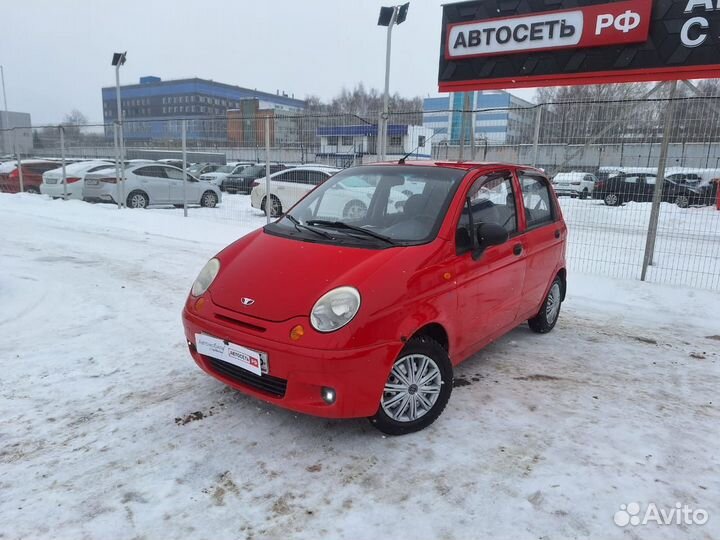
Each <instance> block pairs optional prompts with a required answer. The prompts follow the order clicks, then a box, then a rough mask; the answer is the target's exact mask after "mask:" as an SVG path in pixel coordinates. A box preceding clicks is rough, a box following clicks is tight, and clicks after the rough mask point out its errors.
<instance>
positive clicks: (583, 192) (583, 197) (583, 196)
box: [580, 188, 590, 200]
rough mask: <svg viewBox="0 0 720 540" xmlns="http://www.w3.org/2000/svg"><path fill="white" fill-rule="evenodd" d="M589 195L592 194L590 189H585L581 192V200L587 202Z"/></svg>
mask: <svg viewBox="0 0 720 540" xmlns="http://www.w3.org/2000/svg"><path fill="white" fill-rule="evenodd" d="M589 194H590V192H589V191H588V188H585V189H583V190H582V191H581V192H580V198H581V199H583V200H585V199H587V198H588V195H589Z"/></svg>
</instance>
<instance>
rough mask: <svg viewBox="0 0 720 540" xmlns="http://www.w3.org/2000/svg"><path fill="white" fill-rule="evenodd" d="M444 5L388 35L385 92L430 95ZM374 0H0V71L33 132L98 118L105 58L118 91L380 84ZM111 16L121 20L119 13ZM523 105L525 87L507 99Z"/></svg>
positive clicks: (327, 91) (298, 90)
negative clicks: (67, 120) (157, 84)
mask: <svg viewBox="0 0 720 540" xmlns="http://www.w3.org/2000/svg"><path fill="white" fill-rule="evenodd" d="M442 3H443V0H412V1H411V3H410V11H409V14H408V19H407V21H406V22H405V23H403V24H402V25H400V26H399V27H395V29H394V31H393V51H392V52H393V55H392V70H391V77H390V89H391V92H395V91H397V92H399V93H400V94H402V95H405V96H408V97H410V96H417V95H419V96H427V95H429V94H436V93H437V69H438V55H439V48H440V23H441V4H442ZM383 4H385V5H392V4H391V3H389V2H383V1H381V0H253V1H250V0H195V1H188V0H175V1H169V0H142V1H139V0H123V1H122V2H108V1H106V0H62V1H58V0H3V2H2V14H3V20H4V22H3V36H2V39H1V40H0V64H2V65H3V67H4V70H5V85H6V89H7V100H8V108H9V109H10V110H13V111H22V112H29V113H30V114H31V115H32V121H33V124H35V125H39V124H43V123H56V122H60V121H61V120H62V119H63V116H64V115H65V114H67V113H68V112H70V111H71V110H72V109H74V108H77V109H79V110H80V111H81V112H82V113H83V114H85V116H87V118H88V119H89V120H91V121H98V120H102V102H101V97H100V89H101V87H103V86H111V85H114V84H115V80H114V68H113V67H112V66H111V65H110V60H111V58H112V53H113V51H123V50H127V51H128V60H127V63H126V64H125V66H124V67H123V68H122V70H121V84H130V83H137V82H138V79H139V77H141V76H143V75H156V76H158V77H161V78H162V79H177V78H183V77H201V78H207V79H213V80H215V81H219V82H223V83H228V84H235V85H239V86H245V87H248V88H257V89H258V90H264V91H267V92H275V91H276V90H278V89H280V90H284V91H286V92H287V93H288V94H295V97H299V98H304V97H305V96H307V95H308V94H316V95H319V96H320V97H321V98H324V99H329V98H332V97H333V96H335V95H337V94H338V93H339V92H340V91H341V89H342V88H343V87H346V88H352V87H353V86H354V85H355V84H356V83H358V82H362V83H364V84H365V86H366V87H368V88H372V87H375V88H378V89H381V88H382V87H383V84H384V61H385V35H386V34H385V32H386V29H385V28H382V27H379V26H377V18H378V12H379V8H380V6H382V5H383ZM115 8H117V9H119V13H117V12H116V11H115ZM514 93H517V94H518V95H520V96H521V97H524V98H526V99H527V98H530V97H531V96H532V93H533V92H532V91H530V90H524V91H517V92H514Z"/></svg>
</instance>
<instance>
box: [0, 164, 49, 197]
mask: <svg viewBox="0 0 720 540" xmlns="http://www.w3.org/2000/svg"><path fill="white" fill-rule="evenodd" d="M20 163H21V167H22V176H23V191H25V192H27V193H40V184H42V181H43V179H42V175H43V173H45V172H47V171H52V170H53V169H57V168H59V167H61V166H62V164H61V163H58V162H57V161H45V160H41V159H23V160H22V161H21V162H20ZM0 191H2V192H5V193H20V173H19V171H18V167H17V161H7V162H5V163H3V164H2V165H0Z"/></svg>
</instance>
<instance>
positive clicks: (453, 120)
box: [423, 91, 534, 144]
mask: <svg viewBox="0 0 720 540" xmlns="http://www.w3.org/2000/svg"><path fill="white" fill-rule="evenodd" d="M469 94H470V104H471V108H472V109H473V111H476V112H473V113H472V114H471V115H470V122H471V125H472V127H473V132H474V134H475V138H476V139H478V140H486V141H488V142H491V143H495V144H514V143H523V142H527V139H528V137H530V136H531V133H532V122H533V118H534V116H533V112H532V109H530V110H527V109H528V108H529V107H532V106H533V104H532V103H530V102H528V101H525V100H524V99H520V98H518V97H517V96H514V95H512V94H510V93H508V92H503V91H486V92H481V91H478V92H469ZM465 95H466V93H464V92H456V93H451V94H445V95H442V96H437V97H429V98H425V99H424V100H423V125H424V126H425V127H428V128H431V129H434V130H435V133H436V135H435V138H434V139H433V142H439V141H446V142H448V143H449V144H458V142H459V141H460V138H461V127H462V113H461V111H462V109H463V108H464V104H465Z"/></svg>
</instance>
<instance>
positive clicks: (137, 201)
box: [125, 189, 150, 208]
mask: <svg viewBox="0 0 720 540" xmlns="http://www.w3.org/2000/svg"><path fill="white" fill-rule="evenodd" d="M125 204H126V206H127V207H128V208H147V207H148V205H149V204H150V197H148V194H147V193H145V192H144V191H141V190H139V189H136V190H135V191H131V192H130V193H129V195H128V196H127V199H126V200H125Z"/></svg>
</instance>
